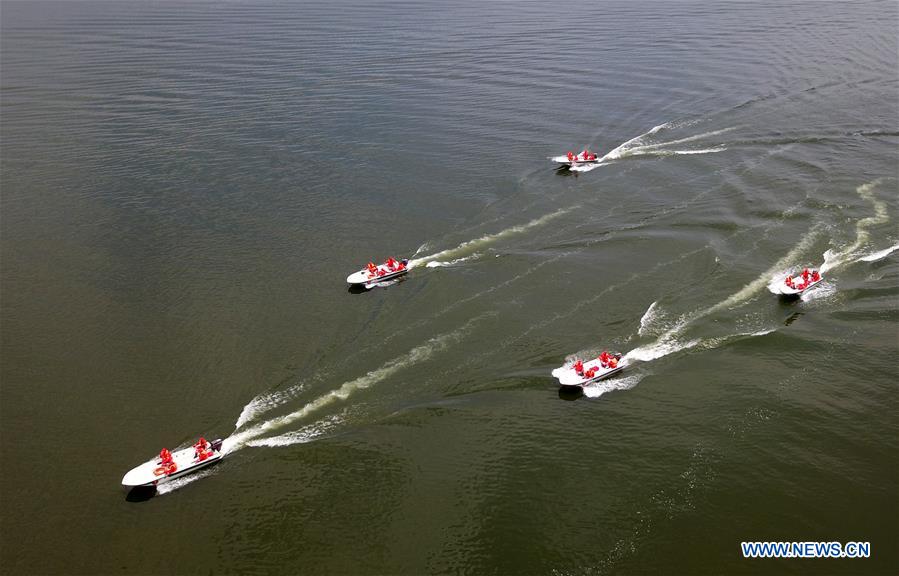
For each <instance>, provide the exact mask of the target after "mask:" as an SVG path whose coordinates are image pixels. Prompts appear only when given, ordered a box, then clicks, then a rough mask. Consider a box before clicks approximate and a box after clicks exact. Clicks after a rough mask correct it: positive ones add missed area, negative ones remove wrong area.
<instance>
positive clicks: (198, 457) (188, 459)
mask: <svg viewBox="0 0 899 576" xmlns="http://www.w3.org/2000/svg"><path fill="white" fill-rule="evenodd" d="M200 441H201V442H197V443H196V444H194V445H193V446H191V447H189V448H184V449H183V450H176V451H175V452H169V451H168V450H166V449H165V448H163V449H162V452H160V454H159V456H157V457H156V458H153V459H152V460H149V461H147V462H144V463H143V464H141V465H140V466H137V467H136V468H133V469H132V470H131V471H129V472H128V473H127V474H125V476H124V477H123V478H122V486H125V487H126V488H134V487H137V486H157V485H159V484H162V483H163V482H168V481H169V480H174V479H175V478H180V477H181V476H186V475H188V474H192V473H194V472H196V471H197V470H199V469H201V468H206V467H207V466H211V465H212V464H215V463H216V462H218V461H219V460H221V459H222V458H224V457H225V452H224V451H223V450H222V441H221V440H220V439H219V440H213V441H212V442H206V440H204V439H202V438H201V439H200Z"/></svg>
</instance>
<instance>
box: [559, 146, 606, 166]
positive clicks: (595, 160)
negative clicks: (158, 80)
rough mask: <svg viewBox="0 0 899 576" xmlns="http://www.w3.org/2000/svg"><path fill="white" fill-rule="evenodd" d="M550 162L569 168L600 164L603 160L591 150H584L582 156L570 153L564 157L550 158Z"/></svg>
mask: <svg viewBox="0 0 899 576" xmlns="http://www.w3.org/2000/svg"><path fill="white" fill-rule="evenodd" d="M550 160H552V161H553V162H555V163H557V164H561V165H562V166H568V167H569V168H571V167H573V166H586V165H589V164H599V163H600V162H601V158H600V157H599V155H598V154H596V153H594V152H590V151H589V150H584V151H583V152H581V153H580V154H575V153H573V152H569V153H568V154H566V155H564V156H552V157H550Z"/></svg>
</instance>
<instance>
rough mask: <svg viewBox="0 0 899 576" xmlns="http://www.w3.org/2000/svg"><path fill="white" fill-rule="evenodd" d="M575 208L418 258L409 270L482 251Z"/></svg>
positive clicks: (562, 209)
mask: <svg viewBox="0 0 899 576" xmlns="http://www.w3.org/2000/svg"><path fill="white" fill-rule="evenodd" d="M575 208H577V206H570V207H568V208H561V209H559V210H556V211H555V212H551V213H549V214H545V215H543V216H541V217H540V218H535V219H534V220H531V221H530V222H528V223H527V224H520V225H518V226H512V227H511V228H506V229H505V230H501V231H500V232H497V233H495V234H486V235H484V236H481V237H480V238H476V239H474V240H468V241H466V242H463V243H462V244H459V245H458V246H456V247H455V248H450V249H448V250H441V251H440V252H436V253H434V254H431V255H430V256H422V257H420V258H414V259H412V260H410V261H409V268H410V269H411V268H415V267H416V266H421V265H422V264H427V263H428V262H431V261H433V260H446V259H450V260H452V259H455V258H460V257H462V256H466V255H468V254H469V253H472V252H476V251H477V250H478V249H483V248H484V247H486V246H488V245H490V244H492V243H494V242H496V241H497V240H501V239H503V238H507V237H509V236H514V235H516V234H521V233H522V232H526V231H527V230H530V229H532V228H536V227H538V226H542V225H544V224H546V223H547V222H550V221H552V220H554V219H556V218H558V217H559V216H562V215H564V214H567V213H568V212H571V211H572V210H574V209H575Z"/></svg>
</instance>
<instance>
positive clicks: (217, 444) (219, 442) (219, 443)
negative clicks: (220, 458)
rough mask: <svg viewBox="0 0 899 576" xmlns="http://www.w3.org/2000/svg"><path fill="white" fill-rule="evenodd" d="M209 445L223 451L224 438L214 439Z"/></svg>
mask: <svg viewBox="0 0 899 576" xmlns="http://www.w3.org/2000/svg"><path fill="white" fill-rule="evenodd" d="M209 446H210V448H212V449H213V450H215V451H216V452H221V451H222V439H221V438H218V439H216V440H213V441H212V443H211V444H210V445H209Z"/></svg>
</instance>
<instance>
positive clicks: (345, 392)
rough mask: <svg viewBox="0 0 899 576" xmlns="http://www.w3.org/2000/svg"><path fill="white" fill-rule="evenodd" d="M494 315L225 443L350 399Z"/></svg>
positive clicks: (232, 444)
mask: <svg viewBox="0 0 899 576" xmlns="http://www.w3.org/2000/svg"><path fill="white" fill-rule="evenodd" d="M493 315H495V312H487V313H485V314H482V315H480V316H478V317H476V318H473V319H471V320H469V321H468V322H467V323H466V324H465V325H464V326H462V327H461V328H459V329H458V330H455V331H453V332H450V333H447V334H442V335H440V336H435V337H434V338H431V339H430V340H428V341H427V342H425V343H424V344H422V345H420V346H417V347H415V348H413V349H412V350H410V351H409V352H408V353H406V354H404V355H402V356H398V357H396V358H394V359H393V360H390V361H388V362H387V363H385V364H384V365H382V366H381V367H380V368H378V369H376V370H372V371H371V372H368V373H367V374H365V375H364V376H360V377H359V378H356V379H354V380H350V381H349V382H345V383H344V384H343V385H342V386H340V387H339V388H338V389H336V390H332V391H331V392H328V393H327V394H324V395H322V396H319V397H318V398H317V399H315V400H313V401H312V402H309V403H308V404H306V405H305V406H303V407H302V408H300V409H299V410H296V411H294V412H291V413H290V414H286V415H284V416H277V417H275V418H271V419H270V420H267V421H265V422H262V423H260V424H257V425H255V426H253V427H251V428H247V429H246V430H243V431H241V432H236V433H234V434H232V435H231V436H229V437H228V438H226V439H225V441H224V445H223V446H224V449H225V450H227V451H229V452H232V451H234V450H238V449H240V448H241V447H243V446H245V445H247V443H248V442H250V441H251V440H255V439H257V438H259V437H260V436H262V435H264V434H266V433H268V432H272V431H274V430H277V429H279V428H283V427H284V426H287V425H288V424H291V423H292V422H295V421H297V420H299V419H301V418H304V417H306V416H308V415H309V414H312V413H313V412H316V411H318V410H320V409H322V408H324V407H325V406H327V405H329V404H332V403H334V402H337V401H339V400H346V399H347V398H349V397H350V396H351V395H353V394H354V393H355V392H357V391H359V390H364V389H365V388H369V387H370V386H373V385H374V384H377V383H378V382H381V381H382V380H384V379H386V378H388V377H389V376H392V375H393V374H395V373H397V372H399V371H400V370H402V369H403V368H408V367H409V366H412V365H414V364H417V363H419V362H423V361H425V360H427V359H428V358H430V357H431V356H433V355H434V354H435V353H437V352H440V351H443V350H445V349H446V348H448V347H449V346H451V345H452V344H455V343H456V342H459V341H460V340H461V339H462V338H464V337H465V335H466V334H467V333H468V332H469V331H470V330H471V328H472V327H473V326H474V325H475V323H477V322H478V321H480V320H482V319H484V318H486V317H487V316H493Z"/></svg>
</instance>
